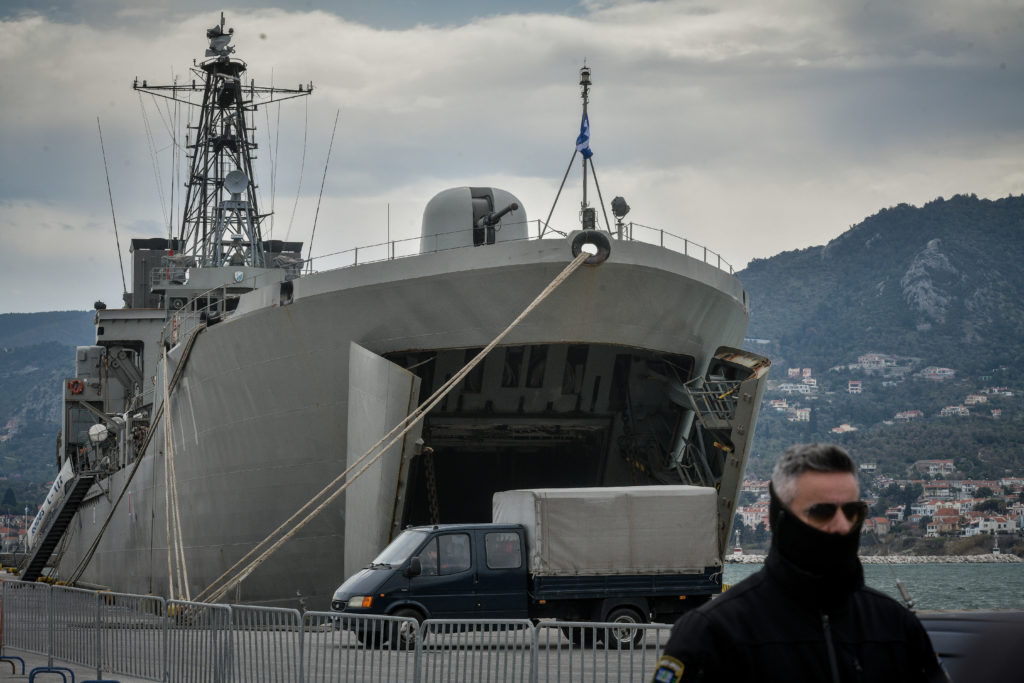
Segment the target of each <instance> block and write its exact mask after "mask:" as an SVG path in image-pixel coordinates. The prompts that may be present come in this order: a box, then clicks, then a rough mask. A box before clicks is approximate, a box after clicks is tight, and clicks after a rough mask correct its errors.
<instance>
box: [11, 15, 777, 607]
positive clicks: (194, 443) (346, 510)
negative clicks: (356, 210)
mask: <svg viewBox="0 0 1024 683" xmlns="http://www.w3.org/2000/svg"><path fill="white" fill-rule="evenodd" d="M206 37H207V39H208V41H209V46H208V48H207V49H206V51H205V58H204V59H202V60H199V61H198V62H196V64H195V66H194V68H193V72H194V74H195V80H193V81H192V83H176V84H174V85H167V86H156V85H150V84H148V83H147V82H146V81H142V82H139V81H138V80H137V81H136V82H135V83H134V86H133V87H134V88H135V89H136V90H138V91H141V92H145V93H149V94H151V95H154V96H157V97H164V98H170V99H173V100H179V101H182V102H186V103H188V104H190V105H191V106H195V107H198V124H197V125H195V126H192V127H190V132H189V138H188V148H189V155H190V159H189V168H190V171H189V176H188V189H187V196H186V199H185V202H184V211H183V215H182V217H181V221H180V230H179V231H178V233H177V235H176V236H173V237H171V236H169V237H167V238H146V239H133V240H131V249H130V253H131V286H130V290H131V291H129V292H126V293H125V296H124V305H123V307H121V308H108V307H106V306H103V305H102V304H99V303H98V304H97V310H96V312H95V328H96V338H95V343H94V344H92V345H90V346H82V347H78V348H77V351H76V354H77V355H76V359H75V368H76V373H75V375H74V376H73V377H68V378H66V380H64V382H63V387H62V391H63V422H62V429H61V433H60V437H59V439H58V452H57V465H58V469H59V475H58V477H57V479H56V481H55V482H54V485H53V488H52V490H51V492H50V495H49V496H48V497H47V500H46V503H45V504H44V506H43V508H42V509H41V510H40V513H39V515H38V517H37V518H36V520H35V522H34V524H33V526H32V529H31V535H30V552H29V557H28V560H27V561H26V563H25V566H24V567H23V578H25V579H28V580H33V579H34V578H36V577H39V576H40V575H43V574H44V573H46V572H48V573H49V574H50V575H51V576H52V577H53V578H55V579H60V580H64V581H69V582H72V583H75V584H78V585H82V586H87V587H97V586H102V587H106V588H110V589H112V590H115V591H119V592H127V593H135V594H158V595H163V596H165V597H168V598H176V599H181V598H189V597H196V596H202V595H204V590H205V589H207V588H208V587H209V586H211V584H213V583H214V582H215V581H216V580H217V579H218V577H221V576H223V575H224V574H225V572H229V570H231V569H232V567H233V566H236V565H237V564H238V563H239V561H240V560H242V559H243V558H245V557H246V556H247V554H249V555H251V554H252V551H253V550H254V549H262V548H263V547H264V546H261V545H260V543H261V542H262V541H264V540H265V539H267V538H268V536H270V535H272V534H273V533H274V532H275V530H277V529H280V528H281V527H282V525H284V524H285V522H286V520H289V518H292V517H294V514H295V513H296V511H298V510H302V509H303V506H304V505H306V509H309V506H308V505H307V503H309V502H310V501H311V500H317V496H318V495H323V494H322V493H320V492H321V491H322V490H323V489H324V487H325V485H328V484H329V483H331V482H339V481H340V482H343V484H338V486H342V485H344V486H345V487H346V488H344V491H343V492H342V493H341V494H340V495H337V494H335V495H333V496H331V497H329V498H327V499H326V501H325V502H322V503H321V504H320V505H319V508H318V510H317V513H316V514H315V515H312V516H307V518H306V519H305V521H304V522H303V523H302V525H301V526H300V527H296V528H297V530H293V531H292V532H291V533H292V535H291V536H290V537H289V538H288V540H287V541H286V542H283V543H282V544H280V545H279V547H277V548H276V549H275V550H274V552H271V553H270V554H268V555H266V556H265V557H264V559H263V560H262V561H261V562H260V563H259V564H258V566H255V567H253V568H251V569H250V570H248V571H247V572H245V574H244V578H243V579H240V580H237V581H235V582H233V583H232V584H231V586H232V587H231V590H230V592H228V593H227V594H224V593H223V592H222V593H221V595H223V599H224V601H231V602H235V603H250V604H262V605H276V606H285V607H304V608H307V609H324V608H326V607H327V605H328V602H329V599H330V596H331V593H332V591H333V589H334V588H335V587H336V586H337V585H338V584H339V583H340V582H341V581H342V580H343V579H344V578H345V577H346V576H347V575H349V574H350V573H352V572H353V571H355V570H357V569H358V568H360V567H362V566H363V565H365V564H366V563H367V562H369V561H370V560H371V559H372V558H373V557H374V556H375V554H376V553H377V552H378V551H379V550H380V549H381V548H383V547H384V546H385V545H386V544H387V543H388V542H389V541H390V540H391V539H392V538H393V537H394V536H395V535H397V533H399V532H400V530H401V529H402V528H404V527H405V526H408V525H410V524H431V523H447V522H479V521H489V519H490V510H491V496H492V494H493V493H494V492H496V491H502V490H508V489H516V488H526V487H562V486H565V487H574V486H622V485H650V484H679V483H682V484H692V485H700V486H709V487H714V488H715V489H716V490H717V491H718V500H719V519H718V528H717V529H713V530H709V533H714V534H716V535H717V538H718V541H719V548H720V551H721V552H720V554H721V555H723V556H724V554H725V553H726V551H727V543H728V538H729V532H730V530H731V524H732V516H733V510H734V507H735V505H736V500H737V497H738V495H739V487H740V484H741V481H742V477H743V471H744V467H745V463H746V460H747V457H748V455H749V452H750V446H751V437H752V435H753V432H754V425H755V421H756V418H757V412H758V407H759V405H760V401H761V396H762V393H763V390H764V382H765V376H766V373H767V371H768V367H769V362H768V360H767V359H765V358H763V357H760V356H757V355H755V354H752V353H749V352H746V351H743V350H741V349H740V347H741V345H742V342H743V338H744V333H745V331H746V328H747V323H748V319H749V302H748V300H747V294H746V292H745V291H744V289H743V287H742V286H741V284H740V282H739V281H738V280H737V279H736V277H735V276H734V275H733V273H732V269H731V267H729V266H728V265H727V264H726V263H724V262H723V261H722V259H721V257H720V256H718V255H717V254H714V253H713V252H710V251H709V250H707V249H706V248H704V247H699V246H697V245H695V244H693V243H692V242H689V241H687V240H685V239H682V238H680V237H677V236H675V235H674V234H673V233H671V232H668V231H663V230H653V229H642V228H641V227H640V226H638V225H635V224H633V223H625V222H624V220H623V216H624V215H625V213H626V212H627V211H628V206H627V205H626V204H625V202H624V201H623V200H621V198H616V201H614V202H612V209H613V213H614V215H615V217H616V219H617V220H616V222H615V223H614V224H609V223H608V220H607V214H606V209H605V207H604V206H603V205H599V206H591V205H590V204H589V203H588V201H587V195H586V188H587V175H586V172H587V168H588V162H589V163H590V168H591V170H592V169H593V166H592V164H593V160H592V158H591V155H590V150H589V146H588V144H587V139H586V135H587V133H588V130H587V126H586V125H585V124H586V122H587V111H586V106H587V93H588V90H589V88H590V86H591V71H590V69H589V68H588V67H584V68H583V69H581V71H580V86H581V94H582V99H583V113H584V118H583V122H584V125H583V126H582V127H581V128H582V129H583V130H582V132H581V140H582V141H583V142H582V143H579V141H578V143H579V144H578V145H577V149H576V150H573V160H575V159H576V158H577V157H576V155H577V153H579V157H580V159H581V160H582V168H583V173H584V194H583V197H584V199H583V202H582V203H581V206H580V214H579V215H580V226H579V228H578V229H574V230H572V231H568V232H559V231H557V230H554V229H551V228H549V226H548V225H547V224H546V223H543V224H542V223H540V222H539V221H534V222H531V221H530V220H529V219H528V218H527V214H526V210H525V208H524V207H523V204H522V202H521V201H519V199H518V198H516V197H515V196H514V195H513V194H511V193H510V192H508V191H505V190H503V189H499V188H491V187H458V188H448V189H444V190H443V191H440V192H439V193H438V194H437V195H436V196H434V197H433V198H432V199H430V200H429V201H428V202H427V203H426V204H425V208H424V212H423V222H422V233H421V236H420V237H419V238H418V239H417V240H415V241H413V242H412V245H411V246H410V243H409V241H405V242H388V243H384V244H378V245H374V246H372V247H367V248H360V249H356V250H353V252H351V254H350V256H351V257H352V258H351V263H350V264H348V265H346V266H344V267H339V268H335V269H331V270H324V271H317V270H315V269H313V268H312V267H311V266H310V264H309V262H308V260H309V257H308V255H307V257H306V259H304V258H303V255H302V251H303V245H302V243H301V242H289V241H281V240H270V239H264V237H263V234H262V232H261V223H262V222H263V220H264V219H265V217H266V216H265V214H263V213H261V211H260V209H259V207H258V203H257V193H256V184H255V182H254V180H253V169H252V157H253V150H254V148H255V146H256V143H255V138H254V132H253V131H254V128H253V125H252V123H253V121H254V120H255V118H256V117H255V115H254V113H253V112H255V111H257V108H258V107H260V106H265V105H267V104H269V103H272V102H278V101H280V100H282V99H289V98H297V97H304V96H307V95H309V94H310V93H311V92H312V90H313V87H312V84H309V85H308V86H307V85H303V86H300V87H298V88H297V89H293V90H289V89H282V88H265V87H259V86H256V85H255V83H254V82H252V81H251V80H248V79H247V78H246V64H245V62H243V61H241V60H240V59H238V58H237V57H235V56H233V55H234V47H233V46H232V45H231V41H232V38H233V37H234V34H233V29H228V30H226V29H225V24H224V19H223V16H222V17H221V21H220V24H219V25H217V26H214V27H213V28H211V29H209V30H207V36H206ZM574 163H575V162H574V161H570V167H572V165H573V164H574ZM593 179H594V181H596V176H593ZM563 184H564V179H563ZM598 190H599V192H598V194H600V188H599V187H598ZM598 208H600V209H601V213H600V214H599V213H598ZM602 215H604V218H605V220H604V225H603V226H602V225H601V222H600V218H601V216H602ZM533 225H536V226H537V229H536V230H531V226H533ZM322 229H330V228H329V227H328V228H322ZM641 231H642V232H643V234H640V233H641ZM581 251H585V252H587V253H588V254H591V255H590V256H585V258H586V260H587V263H586V264H584V265H582V266H580V267H579V268H578V269H577V270H575V271H574V272H572V274H571V275H570V276H569V277H567V278H566V279H565V281H564V282H563V283H562V284H561V285H559V286H558V287H557V288H556V289H554V290H553V291H551V293H550V295H548V296H547V297H546V298H545V299H544V300H543V301H542V302H541V303H540V304H539V305H537V307H536V308H535V309H534V310H532V312H530V313H529V315H527V316H526V317H525V318H523V319H522V321H521V322H520V323H519V324H517V325H516V326H515V327H514V328H512V329H511V330H509V331H508V333H507V336H505V337H504V338H502V341H501V343H500V344H498V345H497V346H495V347H494V348H493V349H492V350H490V351H489V353H487V355H486V356H485V357H483V359H482V361H481V362H479V364H477V365H475V366H474V367H473V369H472V371H471V372H469V373H468V374H467V375H465V377H464V378H463V379H462V380H461V381H459V382H458V383H456V384H454V386H452V387H449V388H450V391H449V393H447V394H446V395H444V398H443V399H441V400H440V401H438V402H436V404H435V405H433V407H431V408H430V410H429V411H426V412H425V413H424V414H423V415H422V416H421V417H420V418H418V419H417V420H415V421H412V422H411V424H410V425H409V429H408V430H407V432H406V433H404V435H403V436H402V438H401V439H398V440H397V441H395V442H394V443H393V444H391V445H389V446H388V447H387V448H386V449H385V450H383V451H382V452H381V454H380V457H379V458H378V459H376V460H375V461H374V462H373V463H372V465H370V466H368V467H366V468H365V469H364V471H361V472H357V471H354V470H352V468H351V466H352V465H354V464H358V463H360V462H362V461H361V460H360V458H361V456H363V455H364V454H365V453H367V452H368V449H370V450H372V448H373V447H374V445H375V444H377V443H379V441H380V439H381V437H382V436H384V435H386V434H388V433H389V431H390V430H392V428H393V427H394V426H395V425H398V424H401V423H402V422H403V420H405V419H406V418H407V417H408V416H410V415H411V414H413V413H414V411H416V410H417V407H418V406H420V405H421V404H423V403H424V401H426V399H427V397H430V396H432V395H433V394H434V392H435V391H436V390H437V389H438V388H439V387H442V386H443V385H445V383H446V382H448V380H450V379H451V378H452V377H453V376H455V375H456V373H458V372H459V371H460V370H461V369H462V368H464V367H465V366H466V365H467V363H468V362H469V361H470V360H471V359H474V358H476V357H477V355H478V354H479V353H480V351H481V349H484V348H486V347H487V346H488V345H489V343H490V342H492V340H494V339H495V338H496V335H498V333H499V332H500V331H502V330H505V329H506V327H507V326H508V325H509V323H510V322H511V321H513V320H514V319H516V317H517V315H519V314H521V313H522V312H523V311H524V309H526V307H527V306H528V305H529V304H530V303H531V302H532V301H533V300H534V298H535V297H537V295H538V293H540V292H541V291H542V290H545V287H547V286H549V284H551V283H552V280H553V279H554V278H555V277H556V276H557V275H558V274H559V273H560V272H562V271H563V269H564V268H565V267H566V266H567V264H569V263H570V262H571V261H573V259H574V256H577V255H578V254H579V253H580V252H581ZM347 470H348V471H349V473H348V474H346V475H345V476H340V475H343V474H344V473H346V471H347ZM357 474H358V477H357V476H356V475H357ZM339 490H340V489H339ZM319 500H320V501H324V498H321V499H319ZM48 564H49V566H48ZM205 594H206V595H209V592H208V591H207V592H205Z"/></svg>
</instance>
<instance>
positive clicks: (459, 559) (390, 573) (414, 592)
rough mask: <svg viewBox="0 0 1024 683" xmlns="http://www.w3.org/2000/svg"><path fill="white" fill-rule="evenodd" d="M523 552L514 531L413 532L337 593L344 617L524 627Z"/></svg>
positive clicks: (457, 527)
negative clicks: (518, 623) (520, 623)
mask: <svg viewBox="0 0 1024 683" xmlns="http://www.w3.org/2000/svg"><path fill="white" fill-rule="evenodd" d="M526 558H527V548H526V538H525V530H524V528H523V527H522V526H521V525H518V524H443V525H436V526H421V527H410V528H408V529H406V530H405V531H403V532H402V533H401V534H400V535H399V536H398V537H397V538H396V539H395V540H394V541H392V542H391V543H390V544H389V545H388V546H387V547H386V548H384V550H383V551H381V553H380V554H379V555H378V556H377V557H376V558H374V560H373V562H371V563H370V564H369V565H367V566H366V567H364V568H363V569H361V570H360V571H358V572H356V573H355V574H353V575H352V576H351V577H349V578H348V580H346V581H345V583H343V584H342V585H341V586H339V587H338V589H337V590H336V591H335V592H334V597H333V599H332V601H331V609H332V611H335V612H343V613H345V614H349V615H353V616H356V615H365V614H375V615H381V614H390V615H396V616H408V617H415V618H416V619H417V620H419V621H423V620H424V619H454V618H458V619H466V618H471V619H526V618H527V616H528V604H527V603H528V598H527V580H528V579H527V562H526Z"/></svg>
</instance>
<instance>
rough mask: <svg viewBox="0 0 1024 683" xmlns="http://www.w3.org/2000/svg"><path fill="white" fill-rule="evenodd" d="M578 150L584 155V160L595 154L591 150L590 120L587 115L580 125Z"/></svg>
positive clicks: (577, 139)
mask: <svg viewBox="0 0 1024 683" xmlns="http://www.w3.org/2000/svg"><path fill="white" fill-rule="evenodd" d="M576 150H577V151H578V152H580V153H581V154H582V155H583V158H584V159H589V158H590V157H592V156H594V152H593V151H591V149H590V119H589V118H587V115H586V114H584V115H583V121H582V122H581V123H580V135H579V137H578V138H576Z"/></svg>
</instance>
